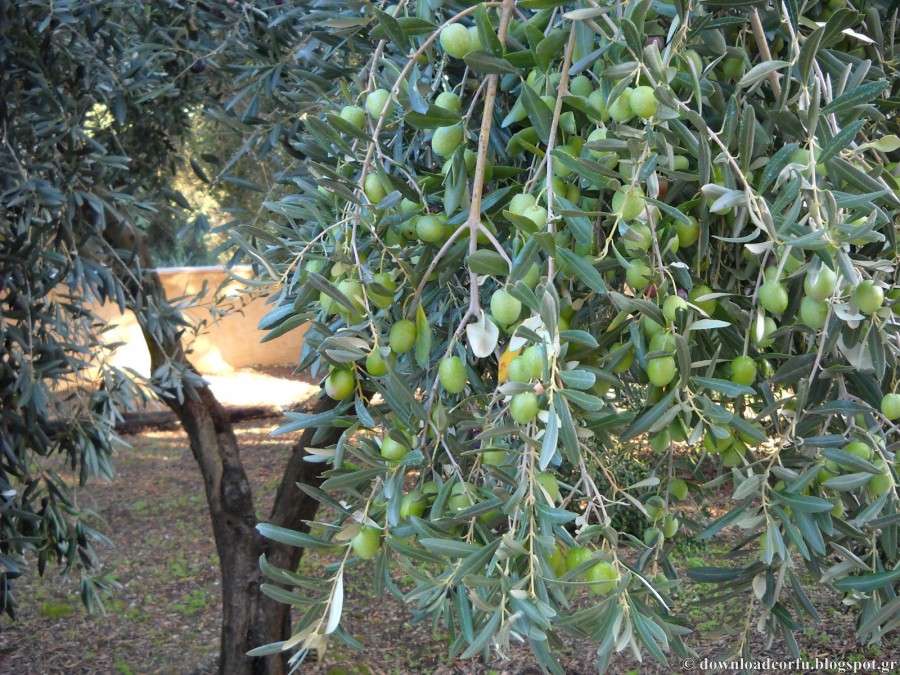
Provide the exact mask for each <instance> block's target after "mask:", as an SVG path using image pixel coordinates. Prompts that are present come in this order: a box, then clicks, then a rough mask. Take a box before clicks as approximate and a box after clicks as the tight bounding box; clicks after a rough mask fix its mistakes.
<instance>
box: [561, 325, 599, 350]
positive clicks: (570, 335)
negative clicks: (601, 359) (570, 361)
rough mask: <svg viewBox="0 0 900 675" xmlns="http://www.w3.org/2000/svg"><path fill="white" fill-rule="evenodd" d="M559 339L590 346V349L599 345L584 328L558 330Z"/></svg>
mask: <svg viewBox="0 0 900 675" xmlns="http://www.w3.org/2000/svg"><path fill="white" fill-rule="evenodd" d="M559 339H560V340H562V341H564V342H574V343H576V344H579V345H583V346H585V347H590V348H591V349H596V348H597V347H599V346H600V345H599V343H598V342H597V339H596V338H595V337H594V336H593V335H591V334H590V333H588V332H587V331H586V330H573V329H570V330H564V331H560V333H559Z"/></svg>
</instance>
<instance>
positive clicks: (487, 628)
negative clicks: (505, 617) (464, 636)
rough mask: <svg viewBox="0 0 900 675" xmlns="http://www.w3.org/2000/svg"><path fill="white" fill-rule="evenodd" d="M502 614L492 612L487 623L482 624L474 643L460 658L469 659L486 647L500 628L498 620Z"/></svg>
mask: <svg viewBox="0 0 900 675" xmlns="http://www.w3.org/2000/svg"><path fill="white" fill-rule="evenodd" d="M502 614H503V612H501V611H500V610H497V611H496V612H494V614H493V615H492V616H491V618H490V619H489V620H488V621H487V623H485V624H484V626H483V627H482V629H481V631H480V632H479V633H478V635H477V637H476V638H475V640H474V642H472V644H470V645H469V648H468V649H467V650H466V651H464V652H463V653H462V656H461V657H460V658H462V659H470V658H472V657H473V656H475V655H477V654H478V653H479V652H481V651H482V650H483V649H484V648H485V647H486V646H487V644H488V642H489V641H490V639H491V638H492V637H493V636H494V633H496V632H497V629H498V628H499V627H500V618H501V615H502Z"/></svg>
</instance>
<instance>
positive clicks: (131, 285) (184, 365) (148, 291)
mask: <svg viewBox="0 0 900 675" xmlns="http://www.w3.org/2000/svg"><path fill="white" fill-rule="evenodd" d="M105 236H106V238H107V241H108V242H109V243H110V244H111V245H112V246H113V247H114V248H116V249H118V251H119V254H120V255H121V254H122V252H123V251H131V252H132V254H133V256H134V257H133V258H132V260H130V261H129V262H127V263H126V262H124V261H123V260H122V259H121V258H117V259H115V260H113V261H107V262H111V266H112V267H113V268H114V269H115V270H116V272H117V273H118V276H119V278H120V279H121V280H122V282H123V284H124V285H125V286H126V288H127V289H128V291H129V295H130V300H131V301H130V303H129V307H130V308H131V309H132V310H133V311H134V313H135V315H136V317H137V319H138V322H139V323H140V325H141V328H142V330H143V332H144V337H145V340H146V342H147V347H148V349H149V351H150V360H151V368H152V371H153V372H156V370H157V368H159V367H160V366H163V365H166V364H170V365H173V366H175V367H177V368H179V369H180V370H181V371H182V372H183V373H185V374H186V375H187V376H188V378H189V379H193V378H192V377H191V376H192V375H194V376H196V370H194V368H193V366H192V365H191V364H190V362H189V361H188V359H187V356H186V355H185V353H184V349H183V347H182V343H181V332H180V330H181V328H180V327H179V326H174V325H173V326H170V327H169V328H168V329H166V328H163V329H162V330H159V328H158V326H159V322H157V321H154V320H150V321H148V319H149V318H151V316H152V313H154V312H157V311H158V308H160V307H162V306H164V305H165V304H166V295H165V290H164V289H163V286H162V283H161V281H160V279H159V276H158V275H157V274H156V272H155V271H153V270H154V269H155V268H154V265H153V260H152V258H151V257H150V254H149V252H148V251H147V248H146V245H145V243H144V241H143V238H142V236H141V235H140V233H139V232H138V231H137V230H136V229H135V228H132V227H128V226H123V227H119V228H116V229H113V228H109V229H108V230H107V231H106V233H105ZM153 318H154V319H155V318H157V317H153ZM154 324H155V327H156V330H152V329H151V326H153V325H154ZM198 379H199V378H198ZM181 384H182V386H183V390H182V391H180V392H179V391H177V390H176V388H175V387H174V386H169V387H168V388H167V389H166V390H164V391H162V392H160V396H161V398H162V400H163V401H164V402H165V403H166V404H167V405H168V406H169V407H170V408H171V409H172V411H173V412H174V413H175V414H176V415H177V416H178V419H179V421H180V422H181V425H182V427H183V428H184V431H185V433H186V434H187V436H188V439H189V442H190V446H191V451H192V452H193V455H194V458H195V459H196V460H197V465H198V466H199V468H200V473H201V474H202V476H203V484H204V489H205V492H206V501H207V504H208V505H209V513H210V519H211V521H212V526H213V534H214V536H215V541H216V549H217V552H218V555H219V567H220V570H221V574H222V631H221V644H220V650H219V672H220V673H223V675H251V674H252V675H281V674H282V673H285V672H287V655H286V654H285V655H277V656H270V657H265V658H249V657H248V656H247V652H248V651H250V650H251V649H253V648H255V647H259V646H262V645H265V644H269V643H272V642H279V641H282V640H286V639H287V638H288V637H290V611H289V609H290V608H289V607H288V606H287V605H284V604H282V603H279V602H276V601H274V600H272V599H270V598H268V597H267V596H266V595H264V594H263V593H262V591H261V590H260V586H261V584H262V583H264V578H263V575H262V572H261V571H260V567H259V558H260V556H261V555H262V554H263V553H265V555H266V557H267V559H268V560H269V562H271V563H272V564H273V565H277V566H278V567H282V568H284V569H288V570H295V569H296V567H297V565H298V563H299V562H300V558H301V556H302V555H303V549H300V548H296V547H291V546H286V545H284V544H279V543H277V542H273V541H270V540H267V539H265V538H263V537H262V536H261V535H260V534H259V533H258V532H257V530H256V525H257V522H258V521H257V518H256V509H255V507H254V502H253V495H252V492H251V489H250V482H249V480H248V479H247V474H246V472H245V471H244V467H243V464H242V463H241V458H240V448H239V446H238V443H237V438H236V436H235V433H234V427H233V425H232V423H231V421H230V420H229V419H228V416H227V414H226V412H225V410H224V408H223V407H222V405H221V404H220V403H219V401H218V400H217V399H216V397H215V395H214V394H213V392H212V391H211V390H210V389H209V387H208V386H206V385H203V384H202V383H199V382H198V383H196V384H193V385H191V384H190V382H188V381H186V380H182V383H181ZM179 394H180V395H181V398H179ZM333 405H334V403H333V402H332V401H330V400H320V401H318V402H317V404H316V410H315V412H322V411H324V410H327V409H328V408H330V407H332V406H333ZM314 433H315V430H314V429H308V430H306V431H304V433H303V434H302V435H301V437H300V439H299V440H298V441H297V443H296V444H295V445H294V447H293V448H292V451H291V457H290V460H289V461H288V465H287V467H286V469H285V472H284V475H283V477H282V481H281V484H280V485H279V487H278V492H277V494H276V498H275V504H274V507H273V510H272V514H271V516H270V520H269V522H271V523H273V524H275V525H280V526H282V527H291V528H294V529H298V530H307V529H308V528H307V527H306V526H305V525H304V524H303V520H309V519H312V518H313V517H314V516H315V513H316V509H317V507H318V503H317V502H316V501H315V500H314V499H312V498H310V497H309V496H307V495H306V494H305V493H303V492H301V491H300V490H298V489H297V487H296V483H298V482H299V483H308V484H312V485H318V484H319V483H320V482H321V479H320V478H319V476H318V472H319V470H320V468H321V466H322V465H320V464H313V463H310V462H306V461H304V456H305V454H306V450H305V449H306V447H307V446H309V445H310V444H311V442H312V437H313V435H314ZM340 434H341V430H339V429H336V430H333V431H332V434H331V437H330V438H328V439H326V443H334V442H336V441H337V439H338V438H339V437H340Z"/></svg>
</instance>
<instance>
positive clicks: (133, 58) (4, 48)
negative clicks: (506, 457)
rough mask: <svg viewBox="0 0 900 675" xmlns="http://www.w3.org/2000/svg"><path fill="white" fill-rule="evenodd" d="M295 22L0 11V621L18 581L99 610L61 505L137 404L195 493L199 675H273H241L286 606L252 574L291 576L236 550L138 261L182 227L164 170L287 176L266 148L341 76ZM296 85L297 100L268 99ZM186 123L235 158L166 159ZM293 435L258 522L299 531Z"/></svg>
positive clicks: (264, 14) (196, 385)
mask: <svg viewBox="0 0 900 675" xmlns="http://www.w3.org/2000/svg"><path fill="white" fill-rule="evenodd" d="M257 4H258V3H257ZM220 5H221V6H220ZM305 16H306V10H305V8H304V6H303V5H301V4H300V3H299V2H293V3H283V2H274V3H270V4H269V5H267V6H265V7H258V6H253V5H252V4H251V3H236V2H229V3H206V2H202V1H198V2H185V3H173V2H169V1H165V2H155V1H154V2H146V3H135V2H131V1H129V0H86V1H83V2H48V1H47V0H23V1H22V2H16V3H0V340H2V358H0V400H2V406H0V448H2V453H0V607H2V608H3V610H4V611H5V612H7V613H8V614H10V615H14V610H15V608H16V606H17V602H18V601H19V600H20V598H17V595H16V594H15V593H14V591H15V579H16V578H17V577H19V576H20V575H21V574H23V573H29V572H30V571H31V570H30V568H31V566H32V565H34V566H35V567H36V568H37V572H38V573H40V574H44V573H45V572H46V571H48V570H54V569H57V570H59V571H60V572H61V573H62V574H63V575H80V577H81V594H82V598H83V600H84V601H85V604H86V605H87V607H88V608H89V609H98V608H99V609H102V594H103V592H104V591H108V590H110V588H111V587H112V586H113V585H114V581H113V578H112V577H110V576H109V575H108V570H105V569H104V568H103V566H102V556H101V555H100V554H101V552H102V551H101V547H98V546H97V544H98V543H100V544H106V543H108V540H107V539H106V538H105V537H104V536H103V534H102V531H101V530H102V528H101V527H100V526H99V525H98V523H97V519H96V518H94V514H92V513H91V512H90V511H88V510H84V509H80V508H79V500H77V499H76V494H77V493H76V491H77V489H78V487H79V486H80V485H83V484H84V483H85V482H86V481H88V480H89V479H92V478H95V477H101V478H109V477H111V476H112V475H113V473H114V462H113V456H114V454H115V452H116V451H126V450H127V446H126V445H125V444H124V443H123V442H122V441H121V439H119V438H118V436H117V435H116V425H117V423H118V422H120V421H121V420H122V418H123V416H124V415H126V414H127V413H128V412H130V411H133V410H134V409H135V408H136V407H139V406H140V405H142V403H144V402H145V401H147V400H148V399H151V398H156V399H157V400H159V401H161V402H162V403H163V404H165V405H167V406H168V407H170V408H171V409H172V410H173V411H174V412H175V413H176V414H177V415H178V417H179V420H180V421H181V423H182V425H183V427H184V430H185V432H186V434H187V436H188V439H189V441H190V445H191V449H192V451H193V454H194V456H195V458H196V460H197V463H198V468H199V470H200V472H201V474H202V476H203V482H204V488H205V493H206V497H207V502H208V505H209V509H210V515H211V520H212V525H213V528H212V529H213V532H214V535H215V539H216V547H217V551H218V553H219V556H220V566H221V571H222V582H223V583H222V589H223V622H222V637H221V649H220V661H219V668H220V670H221V672H226V673H229V675H231V674H235V673H245V672H259V673H263V672H283V670H284V667H285V660H284V659H282V658H268V659H250V658H247V656H246V652H247V651H249V650H250V649H251V648H252V647H253V646H255V645H258V644H260V643H261V642H269V641H273V640H277V639H280V638H282V637H284V636H285V635H288V634H289V633H290V623H289V620H290V615H289V611H288V607H286V606H285V605H282V604H278V603H276V602H274V601H273V600H271V599H269V598H268V597H267V596H265V595H263V594H262V593H261V591H260V585H261V583H262V575H261V572H260V570H259V566H258V559H259V557H260V555H262V554H263V553H266V554H267V555H268V556H269V557H270V558H271V559H273V560H277V561H278V564H280V565H283V566H285V567H293V566H296V564H297V562H298V560H299V556H300V553H301V551H300V550H299V549H296V548H292V547H288V546H285V545H282V544H278V543H277V542H271V541H267V540H265V539H263V537H262V536H261V535H260V534H259V533H258V532H257V531H256V530H255V525H256V524H257V522H258V516H257V510H256V507H257V504H256V503H255V502H254V499H253V494H252V491H251V489H250V483H249V481H248V479H247V475H246V472H245V470H244V466H243V464H242V460H241V454H240V447H239V444H238V441H237V438H236V436H235V434H234V430H233V428H232V425H231V423H230V421H229V419H228V416H227V415H226V414H225V411H224V410H223V408H222V406H221V405H220V404H219V402H218V401H217V400H216V399H215V396H214V395H213V393H212V391H211V390H210V389H209V387H208V386H207V385H206V383H205V382H204V381H203V380H202V378H201V377H200V376H199V374H198V373H197V372H196V371H195V370H194V368H193V367H192V365H191V364H190V362H189V360H188V357H187V340H188V339H189V338H190V336H191V333H192V332H193V331H196V330H198V328H199V327H198V326H194V325H192V324H191V323H190V322H189V321H188V320H187V319H186V318H185V317H184V316H183V315H182V313H181V311H180V310H181V306H182V304H183V303H185V302H189V301H188V300H186V299H179V300H178V302H175V301H174V300H173V301H170V299H169V298H167V297H166V294H165V292H164V289H163V287H162V284H161V283H160V280H159V277H158V275H157V273H156V264H155V261H154V259H153V256H152V255H151V252H150V246H149V243H148V242H151V241H153V240H154V239H158V238H159V233H160V231H161V230H164V229H166V228H169V227H172V226H173V223H177V224H178V227H181V226H185V227H191V226H192V223H193V221H194V220H196V219H197V214H196V213H195V212H194V210H193V207H192V205H191V204H190V203H188V202H187V200H186V199H185V197H184V196H183V195H182V194H180V193H179V192H178V191H177V190H176V189H175V187H174V176H175V175H176V171H177V170H178V169H179V168H180V167H186V166H189V167H190V170H191V171H193V172H194V173H195V174H196V176H197V178H198V180H201V181H204V182H207V183H209V184H210V186H211V187H212V189H217V188H221V187H222V186H225V187H226V188H230V189H231V190H233V189H235V188H241V189H248V190H252V191H255V192H260V193H261V194H267V193H271V192H272V191H273V190H275V189H276V187H275V186H276V183H275V180H274V177H273V176H272V174H268V179H267V176H266V173H265V172H258V173H257V174H255V175H254V182H251V181H249V180H248V179H247V178H246V176H247V175H250V171H249V170H247V169H244V168H243V167H244V163H242V159H243V158H245V157H249V156H250V155H251V153H252V155H253V157H255V158H257V159H261V158H265V159H266V161H267V162H268V163H269V164H271V165H275V164H276V162H278V163H280V164H281V167H282V170H286V168H287V167H288V166H289V165H290V164H291V163H292V162H294V161H296V160H297V159H299V158H302V157H303V153H302V152H301V151H298V150H295V149H294V148H293V147H292V146H291V145H290V143H289V142H288V141H289V139H290V138H291V136H292V134H293V133H294V131H295V129H296V128H297V126H298V125H299V122H298V121H297V120H296V119H295V117H296V113H297V110H298V109H302V108H303V107H304V106H311V105H314V104H315V99H316V95H317V92H318V91H320V88H321V87H326V88H327V87H330V86H332V84H331V83H332V82H333V81H334V79H335V75H336V74H343V72H344V71H343V70H342V65H341V63H340V62H338V61H335V62H334V63H331V64H328V63H326V62H325V60H324V59H323V57H322V53H323V52H324V51H325V50H326V49H327V45H326V46H325V47H322V46H321V45H322V43H321V41H319V40H316V39H313V38H307V37H305V36H302V35H301V34H300V30H299V28H298V17H305ZM317 78H318V79H317ZM298 81H304V82H305V83H306V84H305V85H304V91H305V92H306V95H307V96H309V97H311V98H304V97H303V96H297V95H294V94H292V95H291V96H290V98H289V99H279V96H278V94H279V92H280V90H282V89H285V88H286V87H290V89H291V91H292V92H293V90H294V89H295V88H296V86H297V85H296V83H297V82H298ZM285 103H287V105H286V104H285ZM282 110H287V111H288V114H284V115H281V111H282ZM198 115H205V116H206V119H207V128H209V126H208V125H213V124H215V125H218V128H220V129H224V130H226V131H227V132H229V133H230V134H231V135H232V136H237V137H240V139H241V141H240V144H239V145H238V150H237V152H236V153H234V154H233V155H231V156H225V157H221V154H222V148H218V147H213V148H209V149H208V152H201V154H200V155H199V156H193V155H192V156H189V157H184V156H183V154H184V149H185V148H186V147H192V146H191V145H190V144H188V143H187V142H186V137H187V136H188V135H189V134H191V133H193V130H194V129H195V128H196V122H195V121H194V120H195V118H196V117H197V116H198ZM282 120H283V121H282ZM279 148H283V151H281V152H280V151H278V149H279ZM230 194H231V193H230ZM245 203H246V202H245ZM235 218H240V219H242V222H244V223H245V224H247V225H248V226H251V225H253V224H254V221H253V219H252V214H251V215H250V216H247V215H246V214H242V213H240V212H237V213H236V214H235ZM197 225H198V226H199V227H201V228H202V227H203V226H204V223H203V222H202V219H201V220H200V221H197ZM249 236H250V240H251V241H254V240H255V236H256V235H253V234H251V235H249ZM94 303H115V304H116V305H118V307H119V308H120V309H121V310H123V311H125V310H130V311H133V312H134V313H135V316H136V318H137V320H138V322H139V323H140V326H141V328H142V330H143V333H144V337H145V340H146V343H147V347H148V349H149V351H150V356H151V361H152V373H151V376H150V377H149V378H147V379H144V378H141V377H140V376H138V375H137V374H136V373H134V372H132V371H131V370H130V369H127V368H117V367H114V366H113V365H111V363H110V362H109V359H108V355H109V349H108V347H107V345H105V343H104V342H103V340H102V338H103V334H104V332H105V331H106V329H107V326H106V325H105V324H104V323H103V322H101V321H100V319H99V318H98V317H97V316H96V315H95V314H94V313H93V307H94ZM325 433H326V435H327V434H328V433H329V432H328V431H327V430H326V432H325ZM313 436H314V435H313V434H312V433H311V432H310V433H309V434H304V435H301V437H300V439H299V441H298V442H297V444H296V445H295V446H293V447H292V446H291V445H290V444H287V443H286V444H285V455H286V460H287V462H286V468H285V471H284V474H283V480H282V485H281V486H280V488H279V490H278V494H277V496H276V500H275V505H274V507H273V509H272V512H271V514H270V515H269V516H268V518H269V519H270V520H271V521H272V522H275V523H280V524H285V525H287V524H291V525H294V524H297V523H300V522H302V520H303V519H304V518H309V517H311V516H312V514H313V513H315V507H316V503H315V502H314V501H313V500H311V499H303V498H298V497H297V495H296V490H295V489H294V484H295V483H296V482H298V481H304V482H310V483H314V482H315V481H316V473H317V471H316V470H315V467H312V468H311V465H309V464H307V463H305V462H303V461H302V458H303V456H304V448H305V447H306V446H307V445H310V444H311V442H312V439H313Z"/></svg>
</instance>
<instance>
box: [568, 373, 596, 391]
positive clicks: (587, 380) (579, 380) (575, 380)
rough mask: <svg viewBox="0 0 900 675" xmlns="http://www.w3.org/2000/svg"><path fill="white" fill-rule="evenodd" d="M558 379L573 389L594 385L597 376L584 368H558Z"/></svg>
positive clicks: (587, 387)
mask: <svg viewBox="0 0 900 675" xmlns="http://www.w3.org/2000/svg"><path fill="white" fill-rule="evenodd" d="M559 379H561V380H562V381H563V383H564V384H565V385H566V386H567V387H572V388H573V389H590V388H591V387H593V386H594V382H596V381H597V377H596V376H595V375H594V374H593V373H591V372H588V371H586V370H560V371H559Z"/></svg>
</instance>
